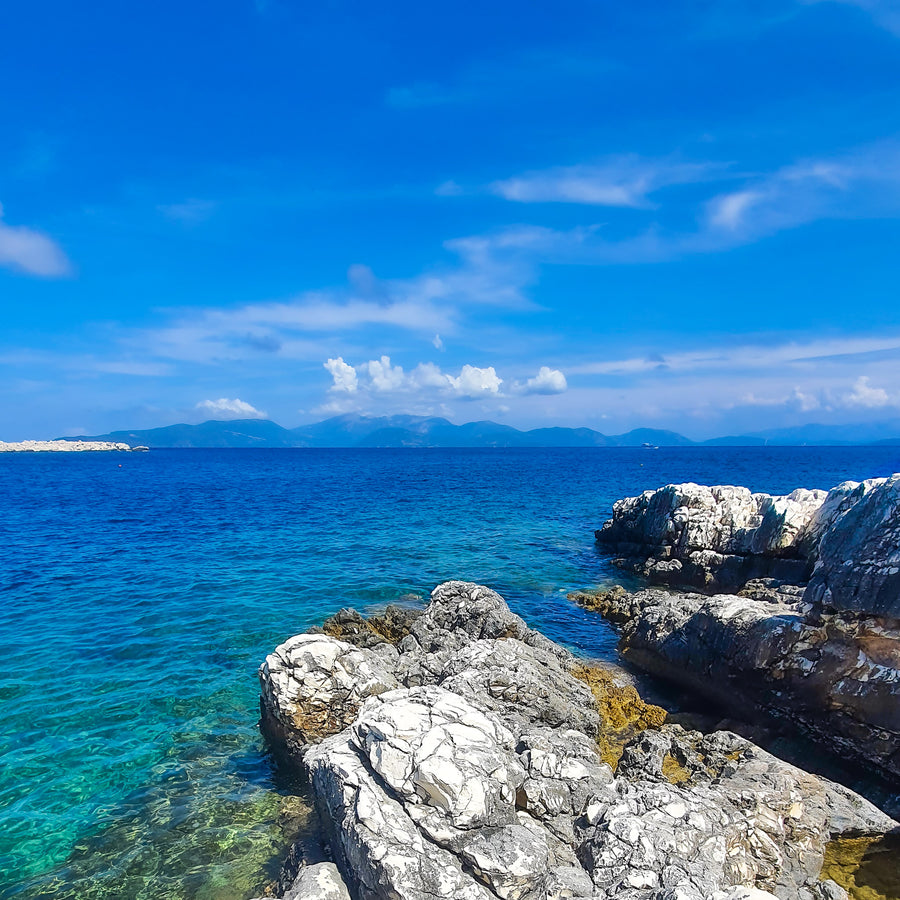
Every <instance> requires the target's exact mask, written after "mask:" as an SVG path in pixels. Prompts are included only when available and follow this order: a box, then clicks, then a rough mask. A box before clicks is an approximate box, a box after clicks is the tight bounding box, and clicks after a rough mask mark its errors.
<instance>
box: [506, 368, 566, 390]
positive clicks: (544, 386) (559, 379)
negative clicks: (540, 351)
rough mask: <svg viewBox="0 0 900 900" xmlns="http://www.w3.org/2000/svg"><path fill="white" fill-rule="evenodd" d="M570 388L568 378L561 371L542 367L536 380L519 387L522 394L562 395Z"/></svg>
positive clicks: (528, 381) (529, 380)
mask: <svg viewBox="0 0 900 900" xmlns="http://www.w3.org/2000/svg"><path fill="white" fill-rule="evenodd" d="M567 388H568V384H567V383H566V376H565V375H563V373H562V372H560V371H559V369H551V368H550V367H549V366H541V367H540V369H539V370H538V373H537V375H535V376H534V378H529V379H528V380H527V381H526V382H525V383H524V384H522V385H519V386H518V392H519V393H521V394H562V393H563V392H564V391H565V390H566V389H567Z"/></svg>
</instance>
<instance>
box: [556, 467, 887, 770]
mask: <svg viewBox="0 0 900 900" xmlns="http://www.w3.org/2000/svg"><path fill="white" fill-rule="evenodd" d="M597 535H598V541H600V542H601V543H604V544H608V545H611V546H612V547H613V549H614V551H615V552H626V553H627V554H629V555H628V558H627V559H623V560H621V564H622V565H623V566H625V567H627V568H630V569H631V570H632V571H636V572H638V573H640V574H643V575H645V576H647V577H648V578H649V579H650V580H651V581H657V582H660V581H662V582H665V583H666V584H669V585H673V586H685V587H698V586H699V587H701V588H703V589H704V590H707V591H709V590H718V589H721V588H723V587H725V588H727V589H728V590H729V591H736V593H728V594H713V596H704V595H703V594H696V593H675V592H671V591H659V590H646V591H640V592H638V593H636V594H633V595H631V594H628V593H627V592H625V591H623V590H621V589H618V590H614V591H610V592H601V593H599V594H576V595H572V596H573V599H575V600H576V601H577V602H580V603H582V604H584V605H586V606H589V607H591V608H594V609H597V610H598V611H599V612H601V613H602V614H603V615H605V616H606V617H607V618H609V619H610V620H611V621H613V622H616V623H618V624H620V625H621V626H622V631H621V641H620V649H621V650H622V652H623V653H624V655H625V656H626V657H628V658H629V659H630V660H632V661H633V662H635V663H637V664H638V665H640V666H642V667H643V668H645V669H648V670H650V671H652V672H654V673H655V674H658V675H662V676H664V677H666V678H668V679H670V680H674V681H677V682H679V683H681V684H683V685H686V686H688V687H690V688H691V689H692V690H695V691H698V692H700V693H701V694H705V695H707V696H711V697H713V698H714V699H716V700H717V701H719V702H720V703H721V704H723V705H724V706H726V707H727V708H730V709H732V710H737V711H738V714H739V717H746V711H747V710H748V709H751V710H752V709H753V708H754V707H760V708H762V709H764V710H767V711H769V712H771V713H774V714H776V715H778V716H780V717H781V718H783V719H786V720H788V721H790V722H792V723H794V724H795V725H797V726H799V727H800V728H801V729H802V730H803V731H805V732H806V733H807V734H809V735H810V736H812V737H814V738H816V739H818V740H819V741H821V742H822V743H823V744H825V745H826V746H827V747H828V748H829V749H831V750H836V751H837V752H839V753H841V754H845V755H849V756H851V757H855V758H856V759H857V760H861V761H863V762H865V763H866V764H867V765H874V766H876V767H878V768H879V769H880V770H882V771H883V772H884V773H886V774H887V775H888V777H891V778H895V779H898V778H900V475H894V476H892V477H891V478H886V479H884V478H882V479H873V480H871V481H865V482H862V483H860V484H856V483H854V482H846V483H844V484H842V485H839V486H838V487H836V488H834V489H833V490H832V491H830V492H828V493H827V494H825V493H824V492H822V491H794V492H793V493H792V494H790V495H789V496H787V497H769V496H768V495H765V494H750V492H749V491H747V490H746V489H744V488H734V487H713V488H708V487H707V488H703V487H699V486H697V485H694V484H687V485H669V486H668V487H665V488H662V489H660V490H659V491H655V492H654V491H648V492H645V493H644V494H643V495H641V496H640V497H631V498H626V499H625V500H620V501H618V502H617V503H616V504H615V505H614V507H613V518H612V520H611V521H609V522H607V523H606V524H605V525H604V526H603V528H602V529H601V530H600V531H599V532H598V533H597ZM761 576H767V577H761Z"/></svg>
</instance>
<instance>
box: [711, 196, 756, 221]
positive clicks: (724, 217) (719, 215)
mask: <svg viewBox="0 0 900 900" xmlns="http://www.w3.org/2000/svg"><path fill="white" fill-rule="evenodd" d="M760 196H761V195H760V194H759V193H758V192H757V191H736V192H735V193H733V194H725V195H723V196H721V197H717V198H715V200H713V201H712V203H711V204H710V209H709V221H710V223H711V224H712V225H714V226H715V227H716V228H730V229H732V230H734V229H736V228H737V227H738V226H739V225H740V224H741V221H742V219H743V217H744V213H745V212H747V210H749V209H750V207H751V206H753V204H754V203H756V202H757V200H758V199H759V198H760Z"/></svg>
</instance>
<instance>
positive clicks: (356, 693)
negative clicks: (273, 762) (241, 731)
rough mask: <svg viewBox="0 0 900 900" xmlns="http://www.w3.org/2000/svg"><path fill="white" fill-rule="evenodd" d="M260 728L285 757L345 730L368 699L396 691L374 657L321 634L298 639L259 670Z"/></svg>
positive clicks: (391, 677) (383, 665)
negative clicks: (279, 745) (260, 695)
mask: <svg viewBox="0 0 900 900" xmlns="http://www.w3.org/2000/svg"><path fill="white" fill-rule="evenodd" d="M259 680H260V686H261V688H262V702H261V706H262V727H263V729H264V730H266V731H267V732H269V733H270V734H271V735H272V736H273V738H274V739H275V741H276V743H278V744H281V745H283V747H284V749H286V750H287V752H288V753H289V754H294V755H296V756H298V757H299V755H300V754H301V753H302V749H303V747H304V746H305V745H307V744H309V743H313V742H315V741H318V740H321V739H322V738H323V737H325V736H326V735H329V734H334V733H335V732H338V731H340V730H341V729H342V728H345V727H347V725H349V724H350V723H351V722H353V720H354V719H355V717H356V713H357V711H358V709H359V707H360V705H361V704H362V702H363V701H364V700H365V699H366V698H367V697H371V696H374V695H376V694H380V693H383V692H384V691H388V690H391V689H392V688H396V687H398V684H399V683H398V681H397V679H396V677H395V676H394V674H393V672H392V671H391V670H390V668H389V663H388V662H386V661H385V659H384V658H383V657H382V656H380V655H379V654H377V653H374V652H372V651H370V650H363V649H360V648H357V647H353V646H351V645H350V644H346V643H344V642H343V641H339V640H337V639H335V638H332V637H328V636H327V635H321V634H299V635H296V636H295V637H292V638H290V639H289V640H287V641H285V642H284V643H283V644H281V645H279V646H278V647H276V648H275V650H274V651H272V653H270V654H269V655H268V656H267V657H266V659H265V662H264V663H263V664H262V666H260V669H259Z"/></svg>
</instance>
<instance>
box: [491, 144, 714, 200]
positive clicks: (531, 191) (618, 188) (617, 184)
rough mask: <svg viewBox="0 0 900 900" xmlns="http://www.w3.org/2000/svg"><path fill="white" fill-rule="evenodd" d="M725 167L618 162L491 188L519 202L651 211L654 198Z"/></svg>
mask: <svg viewBox="0 0 900 900" xmlns="http://www.w3.org/2000/svg"><path fill="white" fill-rule="evenodd" d="M721 168H722V167H721V166H717V165H713V164H710V163H701V164H696V163H676V162H671V161H668V160H644V159H640V158H639V157H636V156H622V157H612V158H610V159H608V160H606V161H604V162H602V163H599V164H596V165H580V166H565V167H562V166H561V167H558V168H554V169H546V170H544V171H540V172H527V173H525V174H524V175H520V176H517V177H515V178H508V179H506V180H504V181H495V182H494V183H493V184H492V185H491V186H490V189H491V190H492V191H493V192H494V193H495V194H499V195H500V196H501V197H504V198H505V199H506V200H514V201H517V202H519V203H550V202H554V203H583V204H590V205H594V206H626V207H629V206H630V207H647V206H649V205H650V202H649V200H648V194H651V193H652V192H654V191H657V190H659V189H660V188H663V187H667V186H670V185H675V184H686V183H691V182H696V181H705V180H707V179H708V178H709V177H710V175H711V174H712V173H714V172H717V171H721Z"/></svg>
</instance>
